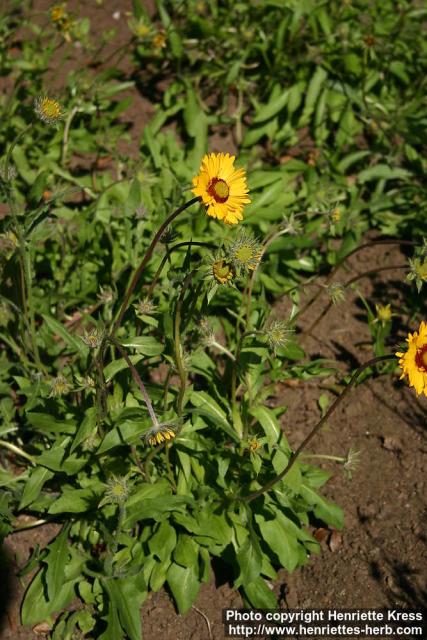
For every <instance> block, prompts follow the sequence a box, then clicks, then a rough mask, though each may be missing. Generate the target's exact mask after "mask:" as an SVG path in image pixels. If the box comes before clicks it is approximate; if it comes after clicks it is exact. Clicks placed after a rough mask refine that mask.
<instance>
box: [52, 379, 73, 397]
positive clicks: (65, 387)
mask: <svg viewBox="0 0 427 640" xmlns="http://www.w3.org/2000/svg"><path fill="white" fill-rule="evenodd" d="M70 389H71V386H70V384H69V383H68V381H67V379H66V378H64V376H63V375H62V374H59V376H57V377H56V378H54V379H53V380H52V382H51V384H50V394H49V397H50V398H58V397H59V396H63V395H65V394H66V393H68V392H69V391H70Z"/></svg>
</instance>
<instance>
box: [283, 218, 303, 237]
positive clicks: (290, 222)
mask: <svg viewBox="0 0 427 640" xmlns="http://www.w3.org/2000/svg"><path fill="white" fill-rule="evenodd" d="M279 230H280V231H281V232H282V233H289V235H291V236H295V235H297V234H298V233H301V230H302V224H301V221H300V220H298V218H297V217H296V216H295V214H293V213H291V214H290V215H289V216H283V220H282V222H281V223H280V226H279Z"/></svg>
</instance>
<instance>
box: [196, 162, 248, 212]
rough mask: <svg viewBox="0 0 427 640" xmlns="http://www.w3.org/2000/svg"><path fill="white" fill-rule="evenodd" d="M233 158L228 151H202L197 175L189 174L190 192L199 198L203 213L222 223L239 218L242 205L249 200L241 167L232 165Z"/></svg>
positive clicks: (243, 171)
mask: <svg viewBox="0 0 427 640" xmlns="http://www.w3.org/2000/svg"><path fill="white" fill-rule="evenodd" d="M234 160H235V156H230V154H229V153H210V154H208V155H205V156H204V158H203V160H202V165H201V167H200V171H199V175H197V176H196V177H195V178H193V185H194V189H193V193H194V195H195V196H198V197H200V198H201V199H202V202H203V204H205V205H206V207H207V214H208V215H209V216H212V217H213V218H218V220H223V221H224V222H225V223H226V224H237V223H238V222H239V220H243V215H242V211H243V207H244V205H245V204H248V203H249V202H250V199H249V198H248V195H247V194H248V187H247V185H246V177H245V170H244V169H235V168H234Z"/></svg>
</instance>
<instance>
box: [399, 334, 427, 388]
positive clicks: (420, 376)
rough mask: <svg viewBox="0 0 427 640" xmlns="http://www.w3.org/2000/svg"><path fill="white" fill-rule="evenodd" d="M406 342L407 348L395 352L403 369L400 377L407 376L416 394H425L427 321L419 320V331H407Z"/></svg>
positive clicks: (426, 382)
mask: <svg viewBox="0 0 427 640" xmlns="http://www.w3.org/2000/svg"><path fill="white" fill-rule="evenodd" d="M406 342H407V343H408V345H409V346H408V350H407V351H405V352H398V353H396V355H397V356H398V358H400V360H399V365H400V367H401V368H402V371H403V374H402V375H401V378H404V377H405V376H408V378H409V386H410V387H414V388H415V391H416V393H417V395H418V396H419V395H420V394H421V393H424V395H425V396H427V323H426V322H421V324H420V328H419V332H418V333H417V332H416V331H414V333H413V334H410V333H409V334H408V338H407V340H406Z"/></svg>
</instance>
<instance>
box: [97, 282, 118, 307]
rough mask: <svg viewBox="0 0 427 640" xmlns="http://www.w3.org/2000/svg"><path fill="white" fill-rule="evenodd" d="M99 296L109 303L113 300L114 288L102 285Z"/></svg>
mask: <svg viewBox="0 0 427 640" xmlns="http://www.w3.org/2000/svg"><path fill="white" fill-rule="evenodd" d="M97 298H98V300H99V301H100V302H102V303H103V304H107V303H108V302H111V301H112V300H113V298H114V294H113V291H112V289H110V287H102V286H101V287H99V293H98V296H97Z"/></svg>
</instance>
